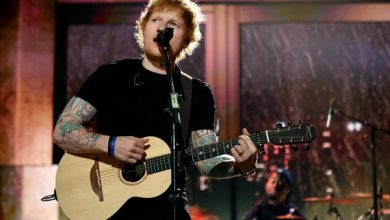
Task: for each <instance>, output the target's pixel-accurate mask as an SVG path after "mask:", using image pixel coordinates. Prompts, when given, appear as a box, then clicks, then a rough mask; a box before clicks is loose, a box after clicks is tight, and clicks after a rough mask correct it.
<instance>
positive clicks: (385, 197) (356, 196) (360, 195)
mask: <svg viewBox="0 0 390 220" xmlns="http://www.w3.org/2000/svg"><path fill="white" fill-rule="evenodd" d="M378 196H380V195H378ZM350 198H353V199H372V193H353V194H351V195H350ZM382 202H390V194H387V193H383V194H382Z"/></svg>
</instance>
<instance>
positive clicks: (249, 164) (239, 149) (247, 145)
mask: <svg viewBox="0 0 390 220" xmlns="http://www.w3.org/2000/svg"><path fill="white" fill-rule="evenodd" d="M248 135H249V132H248V130H247V129H246V128H244V129H242V135H240V136H239V137H238V143H239V145H236V146H234V147H233V148H232V149H231V153H232V155H233V157H234V159H235V160H236V163H237V166H238V168H239V169H240V171H241V172H242V173H245V172H248V171H250V170H252V169H253V168H254V167H255V163H256V158H257V148H256V146H255V144H254V143H253V142H252V140H251V139H250V138H249V136H248Z"/></svg>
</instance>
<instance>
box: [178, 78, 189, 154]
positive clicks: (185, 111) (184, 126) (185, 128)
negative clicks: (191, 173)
mask: <svg viewBox="0 0 390 220" xmlns="http://www.w3.org/2000/svg"><path fill="white" fill-rule="evenodd" d="M180 81H181V84H182V87H183V93H184V94H183V99H182V101H181V103H180V118H181V130H182V135H183V141H184V147H185V148H187V147H188V141H189V136H188V135H189V130H190V115H191V100H192V77H191V76H190V75H188V74H186V73H184V72H183V71H181V74H180Z"/></svg>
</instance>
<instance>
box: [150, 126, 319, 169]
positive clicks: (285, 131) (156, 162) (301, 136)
mask: <svg viewBox="0 0 390 220" xmlns="http://www.w3.org/2000/svg"><path fill="white" fill-rule="evenodd" d="M315 133H316V132H315V128H314V127H312V126H310V125H308V124H301V123H300V124H299V125H293V126H291V125H288V126H286V127H281V128H277V129H274V130H266V131H263V132H256V133H253V134H251V135H249V137H250V139H251V140H252V141H253V143H254V144H255V145H256V146H257V147H258V148H259V150H260V153H262V154H264V153H265V151H264V146H263V144H265V143H273V144H275V145H283V144H299V143H310V142H311V141H312V140H313V139H314V138H315ZM238 139H239V138H234V139H230V140H225V141H221V142H218V143H215V144H210V145H205V146H200V147H192V148H189V149H186V150H185V151H184V155H183V152H179V153H178V162H179V164H180V165H185V164H189V163H195V162H197V161H200V160H206V159H209V158H213V157H216V156H219V155H222V154H230V150H231V149H232V148H233V147H234V146H235V145H238V144H239V143H238ZM146 167H147V171H148V173H149V174H151V173H156V172H160V171H163V170H167V169H170V168H171V154H165V155H161V156H158V157H153V158H150V159H147V160H146Z"/></svg>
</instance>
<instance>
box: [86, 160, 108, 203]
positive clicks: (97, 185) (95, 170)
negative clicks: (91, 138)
mask: <svg viewBox="0 0 390 220" xmlns="http://www.w3.org/2000/svg"><path fill="white" fill-rule="evenodd" d="M89 177H90V180H91V187H92V190H93V191H94V192H95V194H96V195H97V196H98V197H99V201H103V200H104V199H103V190H102V181H101V178H100V169H99V161H98V160H97V158H96V159H95V162H94V164H93V166H92V167H91V171H90V173H89Z"/></svg>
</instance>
